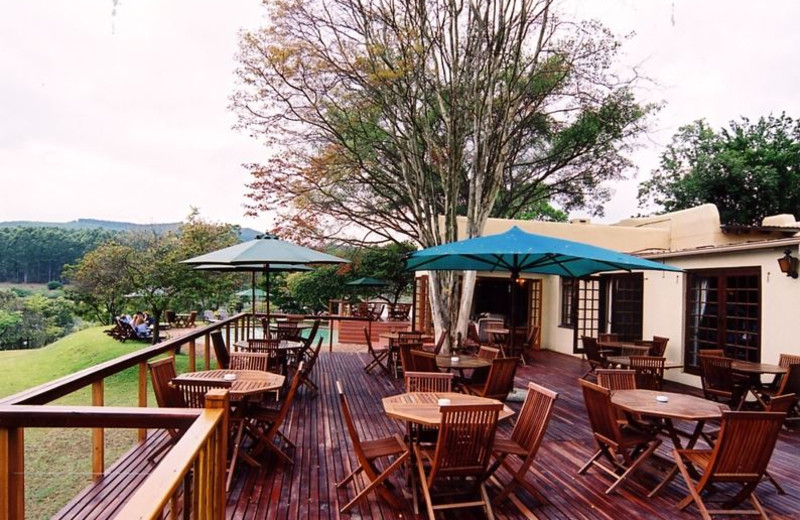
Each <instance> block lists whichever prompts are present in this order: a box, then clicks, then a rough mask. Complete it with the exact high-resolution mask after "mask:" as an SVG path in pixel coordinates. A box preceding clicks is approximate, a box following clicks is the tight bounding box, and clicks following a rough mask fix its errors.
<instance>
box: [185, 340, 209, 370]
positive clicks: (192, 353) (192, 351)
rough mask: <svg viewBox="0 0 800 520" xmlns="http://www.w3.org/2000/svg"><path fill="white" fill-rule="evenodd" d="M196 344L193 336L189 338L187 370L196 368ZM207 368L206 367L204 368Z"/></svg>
mask: <svg viewBox="0 0 800 520" xmlns="http://www.w3.org/2000/svg"><path fill="white" fill-rule="evenodd" d="M196 349H197V344H196V343H195V340H194V338H193V339H190V340H189V372H194V371H195V370H197V350H196ZM205 370H208V367H206V368H205Z"/></svg>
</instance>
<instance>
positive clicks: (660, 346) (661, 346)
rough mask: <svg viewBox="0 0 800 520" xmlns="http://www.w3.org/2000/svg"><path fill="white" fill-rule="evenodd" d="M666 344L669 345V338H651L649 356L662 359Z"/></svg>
mask: <svg viewBox="0 0 800 520" xmlns="http://www.w3.org/2000/svg"><path fill="white" fill-rule="evenodd" d="M667 343H669V338H665V337H664V336H653V345H652V346H651V347H650V355H651V356H653V357H664V353H665V352H666V351H667Z"/></svg>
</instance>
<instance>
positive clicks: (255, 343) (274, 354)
mask: <svg viewBox="0 0 800 520" xmlns="http://www.w3.org/2000/svg"><path fill="white" fill-rule="evenodd" d="M280 345H281V340H280V339H278V338H265V339H248V340H247V351H248V352H257V353H259V354H266V355H267V356H268V357H269V360H268V361H267V372H275V373H276V374H283V373H284V372H285V367H286V351H285V350H282V349H281V348H280Z"/></svg>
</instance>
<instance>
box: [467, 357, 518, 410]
mask: <svg viewBox="0 0 800 520" xmlns="http://www.w3.org/2000/svg"><path fill="white" fill-rule="evenodd" d="M518 363H519V358H516V357H510V358H496V359H493V360H492V366H491V367H490V368H489V375H488V376H487V378H486V382H485V383H483V384H477V385H465V386H464V388H465V389H466V391H467V393H469V394H472V395H477V396H479V397H486V398H489V399H497V400H499V401H503V402H505V400H506V398H507V397H508V394H509V392H511V390H513V389H514V375H515V374H516V371H517V364H518Z"/></svg>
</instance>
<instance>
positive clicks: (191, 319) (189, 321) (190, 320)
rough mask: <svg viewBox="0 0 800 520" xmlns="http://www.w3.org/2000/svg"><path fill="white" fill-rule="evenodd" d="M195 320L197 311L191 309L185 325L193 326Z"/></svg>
mask: <svg viewBox="0 0 800 520" xmlns="http://www.w3.org/2000/svg"><path fill="white" fill-rule="evenodd" d="M195 320H197V311H192V312H190V313H189V317H188V318H187V319H186V326H187V327H194V325H195V323H194V322H195Z"/></svg>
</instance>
